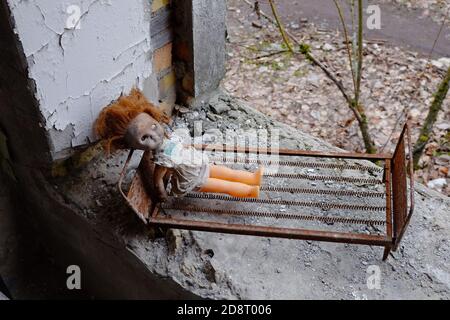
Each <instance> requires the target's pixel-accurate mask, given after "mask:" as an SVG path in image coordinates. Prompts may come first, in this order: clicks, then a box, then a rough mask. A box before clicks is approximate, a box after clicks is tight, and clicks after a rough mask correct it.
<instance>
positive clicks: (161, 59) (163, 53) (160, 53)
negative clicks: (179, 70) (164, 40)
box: [153, 43, 172, 73]
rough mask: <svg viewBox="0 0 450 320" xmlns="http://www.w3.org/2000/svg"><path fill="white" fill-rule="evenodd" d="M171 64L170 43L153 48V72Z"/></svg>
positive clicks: (157, 71)
mask: <svg viewBox="0 0 450 320" xmlns="http://www.w3.org/2000/svg"><path fill="white" fill-rule="evenodd" d="M171 66H172V43H168V44H166V45H165V46H164V47H162V48H159V49H157V50H155V52H154V53H153V72H155V73H159V72H161V71H162V70H164V69H167V68H169V67H171Z"/></svg>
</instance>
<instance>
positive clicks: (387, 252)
mask: <svg viewBox="0 0 450 320" xmlns="http://www.w3.org/2000/svg"><path fill="white" fill-rule="evenodd" d="M389 253H391V246H386V247H384V253H383V261H386V260H387V258H388V257H389Z"/></svg>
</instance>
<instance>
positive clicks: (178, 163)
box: [96, 90, 263, 201]
mask: <svg viewBox="0 0 450 320" xmlns="http://www.w3.org/2000/svg"><path fill="white" fill-rule="evenodd" d="M164 122H167V119H166V118H165V116H164V115H163V114H162V113H161V112H160V111H159V110H158V109H157V108H155V107H154V106H153V105H151V104H150V103H149V102H148V101H147V100H146V99H145V97H144V96H143V95H142V93H140V92H139V91H137V90H133V91H132V92H131V94H130V95H129V96H124V97H121V98H120V99H119V100H118V101H117V102H115V103H113V104H111V105H110V106H108V107H106V108H105V109H103V111H102V113H101V114H100V116H99V118H98V120H97V122H96V131H97V133H98V134H99V136H100V137H101V138H102V139H104V140H105V141H106V142H107V149H108V150H110V149H111V148H113V149H122V148H127V149H135V150H144V151H147V152H151V153H152V155H153V158H152V159H153V162H154V164H155V167H154V173H153V184H154V189H155V191H156V192H157V195H158V197H159V200H162V201H164V200H166V199H167V198H168V196H169V195H172V196H176V197H180V196H183V195H185V194H187V193H188V192H191V191H198V192H209V193H223V194H228V195H231V196H233V197H238V198H258V197H259V190H260V185H261V182H262V175H263V170H262V168H260V169H259V170H257V171H256V172H254V173H251V172H247V171H242V170H233V169H230V168H227V167H225V166H218V165H213V164H210V163H209V159H208V156H207V155H206V154H204V153H203V152H202V151H199V150H196V149H194V148H193V147H189V146H185V145H183V143H182V139H181V137H179V136H177V135H175V134H172V135H170V134H168V133H166V132H165V130H164V128H163V126H162V124H163V123H164ZM168 185H169V186H170V188H169V191H167V186H168Z"/></svg>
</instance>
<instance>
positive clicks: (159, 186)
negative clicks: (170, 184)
mask: <svg viewBox="0 0 450 320" xmlns="http://www.w3.org/2000/svg"><path fill="white" fill-rule="evenodd" d="M166 173H167V168H164V167H161V166H156V168H155V173H154V184H155V188H156V193H157V194H158V198H159V201H161V202H164V201H167V198H168V197H169V196H168V194H167V191H166V186H165V184H164V176H165V175H166Z"/></svg>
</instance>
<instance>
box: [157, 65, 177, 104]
mask: <svg viewBox="0 0 450 320" xmlns="http://www.w3.org/2000/svg"><path fill="white" fill-rule="evenodd" d="M175 81H176V77H175V72H174V71H170V72H169V73H168V74H166V75H165V76H164V77H162V78H161V79H160V80H159V84H158V87H159V99H160V100H162V99H164V98H165V97H167V96H168V95H169V94H170V93H171V92H175Z"/></svg>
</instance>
